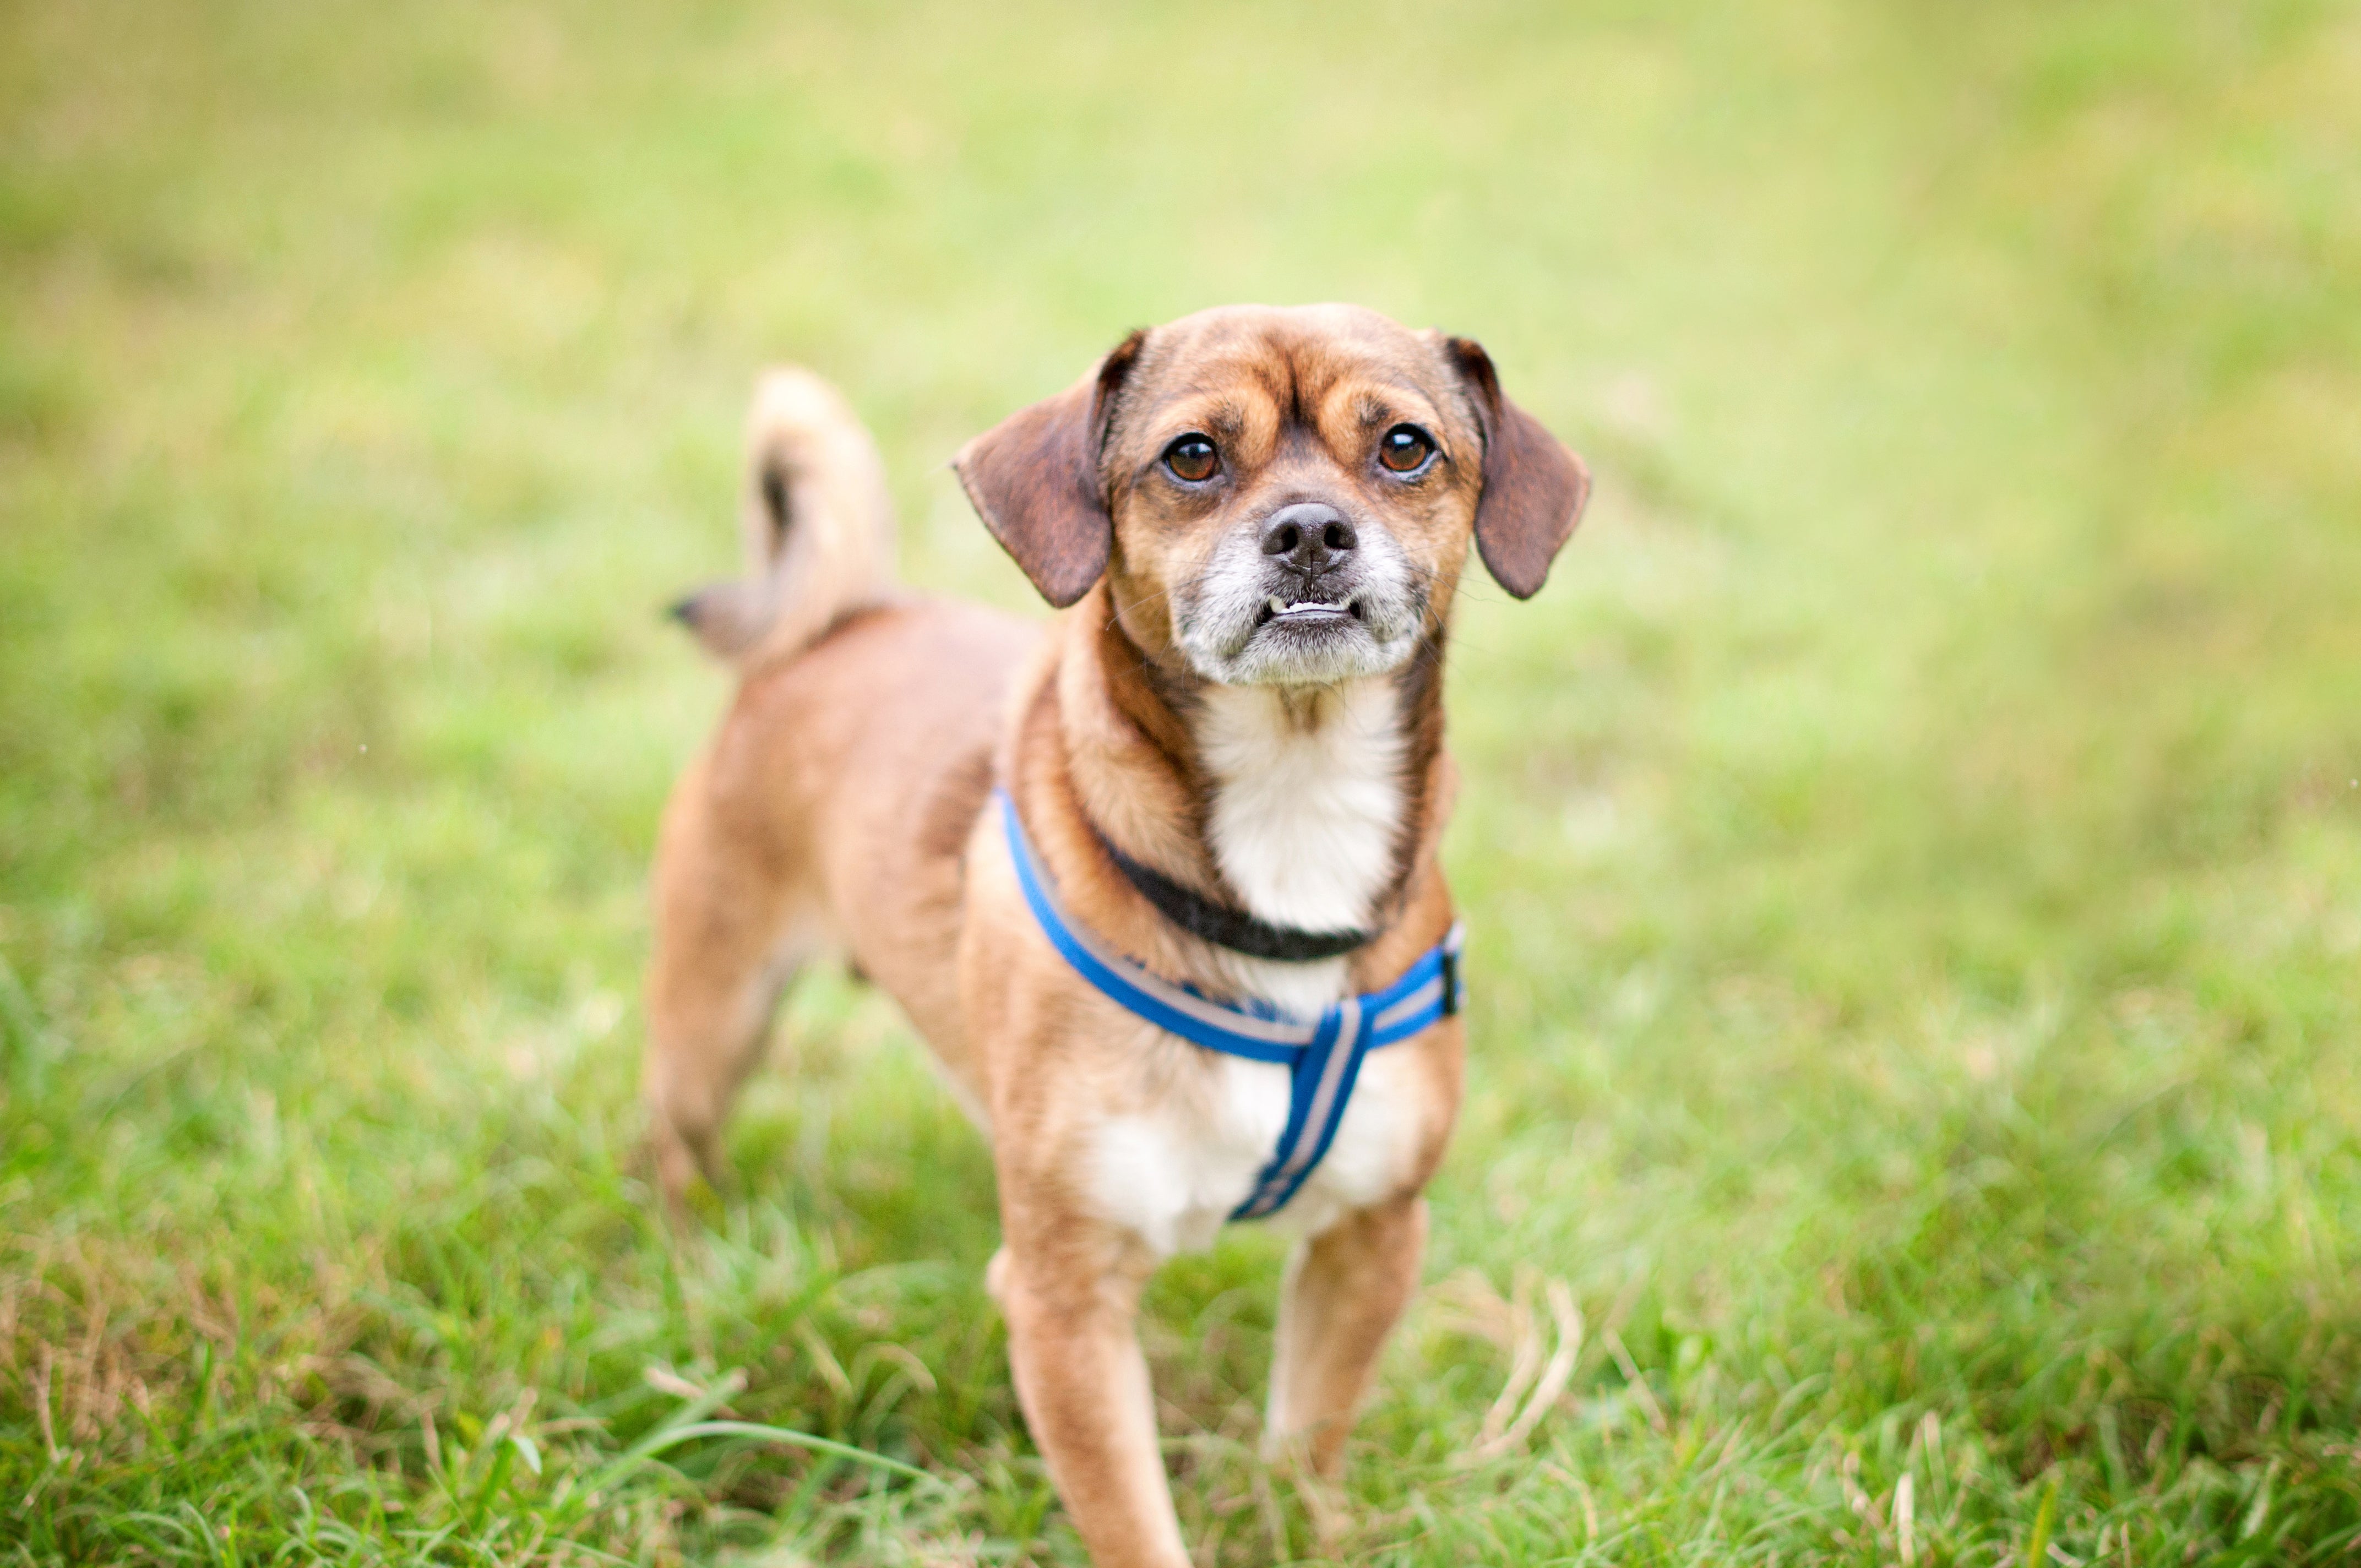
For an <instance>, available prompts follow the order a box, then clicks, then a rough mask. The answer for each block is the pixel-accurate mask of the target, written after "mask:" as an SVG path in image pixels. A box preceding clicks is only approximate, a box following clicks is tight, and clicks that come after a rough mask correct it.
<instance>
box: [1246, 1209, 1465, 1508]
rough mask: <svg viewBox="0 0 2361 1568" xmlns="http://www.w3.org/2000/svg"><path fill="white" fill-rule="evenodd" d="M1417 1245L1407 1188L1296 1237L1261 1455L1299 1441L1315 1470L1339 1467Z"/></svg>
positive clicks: (1282, 1295)
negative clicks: (1307, 1235) (1402, 1194)
mask: <svg viewBox="0 0 2361 1568" xmlns="http://www.w3.org/2000/svg"><path fill="white" fill-rule="evenodd" d="M1425 1251H1426V1200H1424V1199H1423V1198H1420V1197H1417V1196H1415V1195H1412V1196H1410V1197H1406V1198H1401V1199H1398V1200H1396V1201H1393V1202H1390V1203H1384V1204H1379V1205H1378V1206H1377V1207H1375V1208H1369V1209H1362V1210H1359V1211H1357V1212H1354V1213H1351V1214H1347V1215H1346V1216H1345V1218H1343V1219H1341V1220H1339V1221H1337V1222H1336V1223H1334V1224H1333V1225H1331V1226H1330V1227H1329V1228H1328V1229H1327V1230H1325V1231H1323V1232H1322V1233H1321V1234H1319V1235H1317V1236H1315V1237H1312V1239H1310V1240H1308V1241H1305V1242H1302V1243H1300V1244H1298V1245H1297V1246H1296V1249H1295V1251H1294V1253H1293V1254H1292V1255H1290V1257H1289V1258H1288V1260H1287V1277H1286V1280H1285V1282H1284V1283H1283V1284H1282V1285H1281V1286H1280V1288H1279V1335H1278V1343H1276V1344H1274V1345H1273V1346H1272V1353H1271V1371H1270V1409H1269V1414H1268V1418H1267V1419H1266V1420H1265V1423H1264V1431H1263V1452H1264V1454H1265V1456H1266V1457H1268V1458H1272V1459H1276V1458H1278V1457H1279V1455H1281V1454H1282V1453H1286V1452H1287V1451H1288V1450H1289V1449H1290V1448H1291V1447H1294V1446H1295V1445H1298V1444H1301V1445H1302V1446H1303V1448H1304V1450H1305V1451H1306V1453H1307V1455H1308V1457H1309V1458H1310V1460H1311V1462H1312V1470H1313V1472H1314V1473H1315V1474H1317V1475H1323V1476H1331V1477H1333V1476H1334V1475H1335V1474H1336V1473H1337V1471H1338V1470H1339V1469H1340V1468H1342V1466H1343V1464H1344V1458H1345V1435H1346V1433H1348V1432H1349V1431H1351V1430H1352V1425H1353V1412H1354V1410H1355V1409H1356V1407H1357V1406H1358V1405H1359V1404H1360V1402H1361V1397H1362V1395H1364V1394H1366V1393H1367V1391H1368V1387H1369V1380H1370V1378H1371V1376H1374V1375H1375V1373H1376V1371H1377V1365H1378V1352H1379V1351H1381V1350H1382V1349H1384V1348H1385V1343H1386V1335H1387V1334H1388V1333H1389V1332H1391V1330H1392V1328H1393V1326H1394V1323H1395V1321H1396V1320H1398V1319H1399V1318H1400V1316H1401V1314H1402V1309H1403V1308H1404V1307H1406V1306H1408V1305H1409V1304H1410V1298H1411V1291H1413V1290H1414V1289H1416V1288H1418V1266H1419V1260H1420V1258H1421V1257H1422V1255H1424V1253H1425Z"/></svg>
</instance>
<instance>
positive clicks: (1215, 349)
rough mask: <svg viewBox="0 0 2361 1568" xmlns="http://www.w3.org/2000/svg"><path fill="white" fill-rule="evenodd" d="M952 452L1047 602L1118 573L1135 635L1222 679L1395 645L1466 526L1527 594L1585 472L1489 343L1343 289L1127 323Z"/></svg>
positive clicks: (1458, 564) (988, 517)
mask: <svg viewBox="0 0 2361 1568" xmlns="http://www.w3.org/2000/svg"><path fill="white" fill-rule="evenodd" d="M956 466H957V467H958V470H959V477H960V482H961V484H962V485H964V486H965V487H966V488H967V493H968V497H969V499H971V500H972V501H973V502H974V503H975V509H976V510H977V511H978V512H979V513H980V514H981V515H982V516H983V521H984V524H985V526H987V527H988V528H990V529H991V530H992V532H993V535H994V537H995V538H997V539H998V540H999V541H1000V543H1002V544H1003V545H1005V547H1006V548H1007V550H1008V553H1009V554H1011V555H1013V556H1015V557H1016V563H1017V565H1020V566H1022V567H1024V568H1025V572H1026V575H1027V576H1029V577H1031V578H1032V579H1033V584H1034V586H1035V587H1038V588H1039V589H1040V590H1041V593H1042V596H1043V597H1044V598H1048V599H1049V602H1050V603H1052V604H1054V605H1060V606H1064V605H1070V604H1071V603H1073V602H1074V601H1075V600H1077V599H1079V598H1082V595H1083V594H1085V593H1087V592H1088V591H1089V590H1090V588H1091V587H1092V586H1093V584H1094V583H1096V582H1097V581H1098V580H1099V578H1100V577H1102V576H1104V577H1106V578H1107V579H1108V587H1109V589H1110V592H1111V596H1112V598H1113V600H1114V606H1115V613H1116V615H1117V616H1118V617H1119V618H1121V620H1122V621H1123V624H1124V628H1125V630H1126V631H1127V632H1128V633H1130V634H1131V636H1132V637H1133V638H1134V640H1135V641H1138V642H1139V643H1140V645H1141V646H1142V647H1143V648H1145V649H1148V650H1149V651H1151V652H1175V653H1177V654H1178V655H1179V656H1180V658H1182V659H1183V660H1185V661H1186V663H1188V665H1189V666H1190V667H1191V668H1192V669H1193V670H1195V672H1196V673H1197V674H1200V675H1202V676H1203V677H1205V678H1206V679H1208V680H1213V681H1220V682H1223V683H1224V684H1228V685H1324V684H1328V683H1332V682H1335V681H1340V680H1346V679H1350V678H1352V677H1354V676H1357V675H1372V674H1382V673H1384V672H1386V671H1389V670H1392V669H1394V668H1397V667H1398V666H1400V664H1401V663H1404V662H1405V661H1406V660H1408V659H1409V658H1410V657H1411V654H1412V653H1413V652H1416V650H1417V648H1418V647H1419V645H1420V642H1421V641H1422V638H1423V636H1424V635H1425V633H1426V631H1427V630H1428V629H1429V628H1430V627H1431V626H1432V625H1433V624H1434V623H1435V622H1436V621H1437V620H1439V618H1440V617H1441V615H1442V614H1443V612H1444V609H1446V608H1447V607H1448V606H1449V604H1450V602H1451V596H1452V594H1453V592H1454V590H1455V588H1456V587H1457V585H1458V580H1459V573H1460V570H1461V568H1462V566H1463V565H1465V564H1466V557H1467V543H1468V540H1469V539H1470V538H1471V537H1472V538H1473V539H1474V540H1475V542H1476V545H1477V550H1478V551H1479V552H1480V553H1481V554H1482V555H1483V557H1484V563H1485V565H1488V567H1490V568H1491V572H1492V576H1494V577H1495V578H1496V579H1498V580H1499V584H1500V586H1501V587H1504V588H1506V589H1508V590H1509V591H1510V593H1512V594H1514V595H1516V596H1517V597H1518V598H1531V597H1532V595H1533V594H1534V593H1535V592H1537V591H1539V589H1540V587H1541V586H1542V581H1543V578H1544V577H1546V576H1548V574H1549V565H1550V561H1551V558H1552V557H1554V555H1555V554H1557V550H1558V546H1560V545H1561V544H1563V543H1565V539H1566V536H1567V535H1568V534H1569V533H1571V532H1573V531H1574V524H1575V520H1576V517H1577V516H1579V515H1580V513H1581V511H1582V503H1583V500H1584V498H1585V497H1586V496H1587V493H1588V491H1589V488H1590V477H1589V475H1588V474H1587V472H1586V471H1585V469H1584V468H1583V466H1582V461H1581V459H1580V458H1577V457H1576V456H1575V455H1574V454H1573V453H1571V452H1569V451H1567V450H1566V449H1565V447H1564V446H1562V445H1560V444H1558V443H1557V441H1556V440H1555V439H1554V438H1553V437H1552V436H1551V435H1550V433H1548V432H1547V431H1545V430H1543V428H1542V427H1541V425H1540V424H1539V423H1538V422H1535V421H1534V420H1533V419H1532V416H1531V415H1529V414H1527V413H1525V412H1524V411H1522V410H1521V409H1520V408H1518V407H1517V406H1516V405H1515V404H1514V403H1511V402H1510V401H1509V400H1508V399H1506V398H1504V397H1502V396H1501V395H1500V388H1499V381H1498V380H1497V379H1496V378H1495V377H1494V375H1493V372H1492V362H1491V360H1490V359H1489V358H1488V357H1487V356H1486V355H1485V353H1484V350H1483V349H1482V348H1480V347H1479V346H1477V345H1476V344H1474V343H1472V342H1470V341H1468V340H1467V339H1466V338H1460V337H1446V336H1444V335H1443V334H1440V333H1433V332H1427V333H1414V332H1411V331H1409V330H1408V329H1406V328H1404V327H1401V326H1399V325H1397V324H1396V323H1393V322H1391V321H1389V320H1387V319H1386V318H1385V317H1383V316H1381V315H1378V313H1375V312H1374V311H1365V310H1360V309H1357V308H1355V307H1352V306H1346V305H1312V306H1304V307H1301V308H1299V309H1292V310H1273V309H1268V308H1265V307H1261V306H1236V307H1232V308H1228V309H1224V310H1215V311H1206V312H1202V313H1199V314H1197V315H1193V316H1186V317H1183V318H1182V319H1181V320H1180V321H1177V322H1174V323H1171V324H1170V325H1168V326H1160V327H1155V328H1152V329H1150V330H1148V331H1145V332H1136V333H1133V334H1131V335H1130V336H1129V337H1127V338H1126V339H1125V340H1124V341H1123V342H1122V343H1120V344H1118V345H1116V346H1115V349H1114V350H1113V351H1112V352H1110V353H1109V354H1108V355H1107V356H1106V357H1105V358H1104V359H1102V360H1101V361H1100V362H1099V363H1098V365H1097V366H1096V367H1094V368H1093V370H1092V372H1091V373H1090V374H1089V375H1088V376H1085V377H1084V378H1082V380H1081V381H1079V382H1077V383H1076V384H1075V385H1074V386H1072V387H1071V388H1069V389H1067V390H1066V391H1064V392H1061V393H1060V394H1059V395H1058V396H1057V397H1054V398H1051V399H1049V400H1048V401H1046V402H1041V403H1036V404H1035V405H1034V406H1032V407H1031V408H1028V409H1026V410H1023V411H1020V412H1018V413H1016V414H1014V415H1012V416H1011V417H1010V418H1009V419H1007V420H1006V421H1005V422H1002V423H1001V424H999V425H998V426H996V427H994V429H992V430H990V431H987V432H986V433H983V435H980V436H978V437H976V438H975V439H974V440H973V441H972V442H970V443H968V444H967V446H966V448H965V449H964V450H962V451H961V453H960V455H959V458H958V461H957V465H956Z"/></svg>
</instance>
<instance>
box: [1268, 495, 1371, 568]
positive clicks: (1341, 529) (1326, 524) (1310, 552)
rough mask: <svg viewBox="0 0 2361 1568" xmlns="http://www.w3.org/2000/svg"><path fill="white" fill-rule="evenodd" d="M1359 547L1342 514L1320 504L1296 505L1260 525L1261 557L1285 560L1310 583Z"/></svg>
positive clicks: (1357, 538) (1356, 536)
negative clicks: (1282, 558)
mask: <svg viewBox="0 0 2361 1568" xmlns="http://www.w3.org/2000/svg"><path fill="white" fill-rule="evenodd" d="M1357 543H1360V537H1359V535H1357V534H1356V533H1355V532H1353V525H1352V524H1351V523H1349V522H1347V521H1345V514H1344V513H1343V512H1341V511H1338V510H1336V509H1335V508H1334V507H1332V506H1329V505H1327V504H1326V503H1324V502H1322V501H1298V502H1296V503H1295V504H1294V505H1293V506H1290V507H1281V508H1279V510H1277V511H1275V512H1273V513H1271V514H1270V517H1269V519H1268V521H1266V522H1264V524H1263V525H1262V553H1263V554H1266V555H1278V556H1282V557H1284V558H1285V560H1286V562H1287V564H1288V565H1290V566H1292V567H1294V568H1295V569H1296V570H1297V571H1299V572H1301V573H1302V574H1303V576H1304V580H1305V581H1307V582H1308V581H1310V580H1311V579H1312V578H1313V577H1316V576H1319V575H1320V574H1321V573H1323V572H1324V571H1326V570H1327V569H1328V568H1329V567H1331V566H1333V565H1335V564H1336V563H1337V562H1338V561H1339V560H1341V559H1342V558H1343V557H1345V556H1346V555H1349V554H1352V553H1353V546H1354V545H1356V544H1357Z"/></svg>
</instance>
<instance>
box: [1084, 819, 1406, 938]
mask: <svg viewBox="0 0 2361 1568" xmlns="http://www.w3.org/2000/svg"><path fill="white" fill-rule="evenodd" d="M1091 830H1092V831H1093V833H1097V832H1098V825H1097V824H1096V823H1093V824H1092V825H1091ZM1098 840H1099V847H1100V848H1102V849H1104V850H1106V852H1107V859H1109V860H1111V861H1114V862H1115V870H1117V871H1119V872H1122V873H1123V874H1124V878H1125V880H1126V881H1127V882H1129V883H1131V885H1132V886H1134V887H1136V888H1137V889H1138V890H1139V894H1140V896H1141V897H1142V898H1145V899H1147V900H1148V903H1150V904H1153V905H1156V908H1157V911H1158V913H1159V914H1161V915H1162V916H1164V918H1166V919H1167V920H1170V921H1171V922H1172V924H1174V925H1175V926H1178V927H1180V929H1182V930H1183V931H1186V932H1188V933H1189V934H1190V935H1191V936H1192V937H1197V938H1202V939H1203V940H1205V941H1208V942H1211V943H1213V945H1214V946H1215V947H1217V948H1229V949H1230V951H1232V952H1234V953H1244V954H1246V957H1248V958H1250V959H1276V960H1278V961H1279V962H1280V963H1288V964H1308V963H1312V962H1313V961H1315V960H1317V959H1335V958H1342V957H1344V956H1345V954H1346V953H1349V952H1351V951H1353V950H1354V949H1355V948H1364V947H1367V945H1368V944H1369V941H1370V939H1371V938H1374V937H1375V936H1376V935H1377V933H1376V932H1374V931H1305V930H1301V929H1299V928H1297V927H1292V926H1274V925H1272V924H1271V923H1270V922H1269V921H1268V920H1264V919H1261V918H1259V917H1258V916H1253V915H1249V914H1247V913H1246V911H1245V910H1243V909H1233V908H1231V907H1230V906H1229V905H1226V904H1216V903H1214V902H1213V900H1212V899H1210V898H1207V897H1205V896H1204V895H1203V894H1198V893H1192V892H1191V891H1190V890H1189V889H1188V888H1185V887H1182V886H1181V885H1180V883H1177V882H1174V881H1173V880H1172V879H1171V878H1170V877H1168V876H1166V875H1165V874H1164V873H1163V872H1159V871H1158V870H1156V869H1155V868H1154V867H1153V866H1143V865H1141V864H1140V863H1139V862H1138V861H1135V860H1133V859H1132V858H1131V857H1130V856H1129V855H1126V854H1125V853H1124V852H1123V851H1122V850H1118V849H1116V848H1115V846H1114V845H1113V844H1112V843H1109V842H1108V841H1107V836H1106V835H1105V834H1104V833H1099V834H1098Z"/></svg>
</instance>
